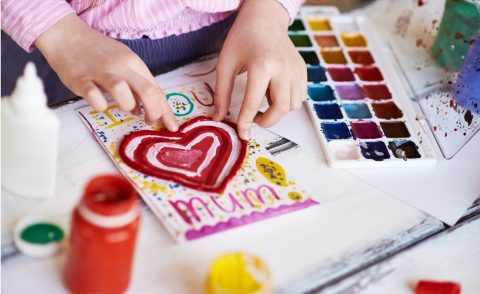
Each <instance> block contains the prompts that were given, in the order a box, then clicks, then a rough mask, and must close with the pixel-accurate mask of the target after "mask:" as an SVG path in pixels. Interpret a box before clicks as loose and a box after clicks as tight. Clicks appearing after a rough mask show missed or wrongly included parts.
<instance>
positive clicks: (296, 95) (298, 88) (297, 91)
mask: <svg viewBox="0 0 480 294" xmlns="http://www.w3.org/2000/svg"><path fill="white" fill-rule="evenodd" d="M302 86H303V84H302V82H301V81H300V80H299V79H294V80H292V81H291V82H290V110H298V109H300V108H301V107H302V101H303V97H302V95H303V90H302Z"/></svg>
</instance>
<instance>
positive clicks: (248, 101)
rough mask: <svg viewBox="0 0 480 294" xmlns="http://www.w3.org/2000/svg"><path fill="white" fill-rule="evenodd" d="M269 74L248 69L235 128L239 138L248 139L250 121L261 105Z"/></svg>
mask: <svg viewBox="0 0 480 294" xmlns="http://www.w3.org/2000/svg"><path fill="white" fill-rule="evenodd" d="M268 82H269V75H268V74H267V73H266V72H264V71H262V70H259V69H257V70H255V69H253V70H249V71H248V77H247V86H246V89H245V98H244V99H243V103H242V107H241V108H240V113H239V115H238V120H237V128H238V133H239V136H240V138H242V139H244V140H248V139H250V129H251V127H252V122H253V119H254V118H255V116H256V115H257V113H258V110H259V109H260V106H261V105H262V100H263V97H264V96H265V92H266V91H267V87H268Z"/></svg>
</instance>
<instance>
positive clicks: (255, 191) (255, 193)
mask: <svg viewBox="0 0 480 294" xmlns="http://www.w3.org/2000/svg"><path fill="white" fill-rule="evenodd" d="M264 190H268V191H270V194H271V195H273V197H275V198H276V199H277V200H280V196H278V194H277V192H275V190H274V189H273V188H272V187H270V186H268V185H260V186H258V187H257V188H256V189H255V188H247V189H245V190H243V191H242V196H243V198H245V200H247V202H248V204H250V206H251V207H254V206H255V205H254V204H253V202H252V200H251V199H250V195H252V194H253V196H255V197H256V198H257V200H258V202H260V203H261V204H264V203H265V201H264V200H263V197H262V191H264Z"/></svg>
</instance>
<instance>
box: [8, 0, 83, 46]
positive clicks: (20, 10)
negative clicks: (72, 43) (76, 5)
mask: <svg viewBox="0 0 480 294" xmlns="http://www.w3.org/2000/svg"><path fill="white" fill-rule="evenodd" d="M69 13H75V11H74V10H73V8H72V7H71V6H70V5H69V4H68V3H67V1H65V0H42V1H24V0H2V30H3V31H4V32H5V33H7V34H8V35H9V36H10V37H11V38H12V39H13V40H14V41H15V42H17V44H18V45H19V46H20V47H22V48H23V49H24V50H25V51H27V52H31V51H32V50H33V47H32V46H33V45H32V44H33V42H34V41H35V40H36V39H37V38H38V37H39V36H40V35H41V34H42V33H44V32H45V31H46V30H48V29H49V28H50V27H51V26H53V25H54V24H55V23H56V22H57V21H59V20H60V19H61V18H62V17H64V16H66V15H67V14H69Z"/></svg>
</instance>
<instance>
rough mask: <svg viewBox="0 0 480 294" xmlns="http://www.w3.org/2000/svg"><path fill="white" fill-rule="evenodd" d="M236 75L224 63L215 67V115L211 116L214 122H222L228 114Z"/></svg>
mask: <svg viewBox="0 0 480 294" xmlns="http://www.w3.org/2000/svg"><path fill="white" fill-rule="evenodd" d="M236 75H237V73H236V71H235V68H233V67H230V66H229V65H226V64H225V63H219V64H218V65H217V69H216V76H217V77H216V78H217V80H216V82H215V99H214V102H215V114H214V116H213V119H214V120H216V121H220V120H222V119H223V118H224V117H225V116H226V115H227V113H228V108H229V107H230V101H231V97H232V90H233V85H234V83H235V77H236Z"/></svg>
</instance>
